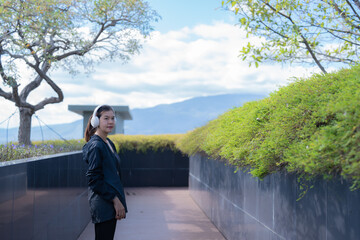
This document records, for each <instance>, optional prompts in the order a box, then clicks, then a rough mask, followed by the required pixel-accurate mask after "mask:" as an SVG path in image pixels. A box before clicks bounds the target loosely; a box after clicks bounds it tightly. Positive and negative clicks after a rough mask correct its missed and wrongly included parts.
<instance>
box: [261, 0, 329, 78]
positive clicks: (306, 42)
mask: <svg viewBox="0 0 360 240" xmlns="http://www.w3.org/2000/svg"><path fill="white" fill-rule="evenodd" d="M263 3H264V4H265V5H266V6H268V7H269V8H270V9H271V10H272V11H274V12H275V13H278V14H280V15H281V16H283V17H285V18H287V19H288V20H289V21H290V22H291V23H292V25H293V26H295V27H296V24H295V23H294V21H293V20H292V18H291V17H290V16H287V15H285V14H283V13H281V12H280V11H279V12H277V11H276V8H274V7H273V6H271V5H270V4H269V3H268V2H263ZM299 35H300V37H301V39H302V43H304V44H305V46H306V49H307V50H308V52H309V53H310V55H311V57H312V58H313V59H314V61H315V63H316V65H317V66H318V67H319V68H320V69H321V71H322V72H323V73H327V72H326V70H325V68H324V67H323V66H322V64H321V63H320V61H319V59H317V57H316V55H315V53H314V51H313V49H312V48H311V46H310V44H309V42H308V40H307V39H306V38H305V37H304V35H303V34H302V33H301V32H300V29H299Z"/></svg>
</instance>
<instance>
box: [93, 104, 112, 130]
mask: <svg viewBox="0 0 360 240" xmlns="http://www.w3.org/2000/svg"><path fill="white" fill-rule="evenodd" d="M102 106H104V105H99V106H97V107H96V108H95V110H94V112H93V115H92V117H91V121H90V123H91V126H92V127H93V128H96V127H98V126H99V124H100V119H99V117H98V116H96V113H97V111H98V110H99V108H101V107H102ZM109 107H110V108H111V110H112V111H113V112H114V114H115V111H114V109H113V108H112V107H111V106H109ZM114 121H115V122H116V117H115V118H114Z"/></svg>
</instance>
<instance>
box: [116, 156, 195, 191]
mask: <svg viewBox="0 0 360 240" xmlns="http://www.w3.org/2000/svg"><path fill="white" fill-rule="evenodd" d="M119 156H120V159H121V173H122V181H123V184H124V186H125V187H149V186H156V187H184V186H188V178H189V158H188V157H187V156H185V155H183V154H182V153H180V152H174V151H172V150H170V149H161V150H159V151H151V150H149V151H147V152H145V153H141V152H136V151H125V152H121V153H119Z"/></svg>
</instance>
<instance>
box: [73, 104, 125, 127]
mask: <svg viewBox="0 0 360 240" xmlns="http://www.w3.org/2000/svg"><path fill="white" fill-rule="evenodd" d="M97 106H98V105H69V106H68V110H69V111H72V112H74V113H77V114H80V115H82V116H83V117H84V118H83V133H84V132H85V128H86V126H87V123H88V121H89V118H90V116H91V115H92V114H93V112H94V110H95V108H96V107H97ZM111 107H112V108H113V109H114V111H115V117H116V126H115V129H114V130H113V131H112V132H111V134H124V120H132V116H131V113H130V110H129V107H128V106H111Z"/></svg>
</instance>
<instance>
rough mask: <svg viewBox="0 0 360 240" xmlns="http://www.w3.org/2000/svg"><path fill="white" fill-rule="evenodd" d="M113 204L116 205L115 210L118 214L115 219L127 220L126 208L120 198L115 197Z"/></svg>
mask: <svg viewBox="0 0 360 240" xmlns="http://www.w3.org/2000/svg"><path fill="white" fill-rule="evenodd" d="M113 203H114V208H115V212H116V215H115V218H116V219H117V220H120V219H122V218H125V217H126V213H125V208H124V205H122V203H121V202H120V200H119V198H118V197H115V198H114V199H113Z"/></svg>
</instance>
